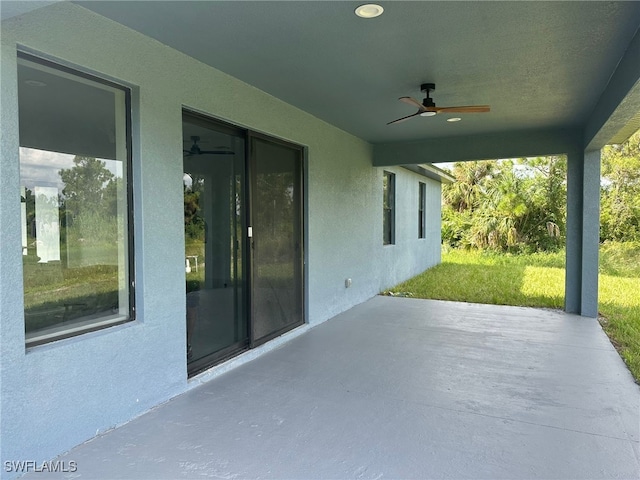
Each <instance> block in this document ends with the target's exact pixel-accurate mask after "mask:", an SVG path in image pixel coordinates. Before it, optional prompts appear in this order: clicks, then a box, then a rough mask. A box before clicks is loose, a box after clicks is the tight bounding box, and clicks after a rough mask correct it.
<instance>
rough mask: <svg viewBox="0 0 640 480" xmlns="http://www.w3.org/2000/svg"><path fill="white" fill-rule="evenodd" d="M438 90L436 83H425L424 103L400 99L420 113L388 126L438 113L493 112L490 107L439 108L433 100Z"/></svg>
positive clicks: (412, 99)
mask: <svg viewBox="0 0 640 480" xmlns="http://www.w3.org/2000/svg"><path fill="white" fill-rule="evenodd" d="M435 89H436V84H435V83H423V84H422V85H420V90H421V91H423V92H425V94H426V97H425V99H424V100H422V103H420V102H418V101H417V100H416V99H415V98H412V97H400V98H399V99H398V100H400V101H401V102H404V103H406V104H408V105H412V106H414V107H418V111H417V112H416V113H414V114H413V115H408V116H406V117H402V118H398V119H397V120H393V121H391V122H389V123H387V125H391V124H394V123H400V122H404V121H405V120H409V119H410V118H413V117H415V116H421V117H433V116H434V115H437V114H438V113H486V112H489V111H490V110H491V107H489V105H467V106H460V107H437V106H436V104H435V102H434V101H433V99H432V98H431V96H430V95H431V92H433V91H434V90H435ZM459 120H461V119H460V118H458V117H455V119H454V118H450V119H448V121H452V122H457V121H459Z"/></svg>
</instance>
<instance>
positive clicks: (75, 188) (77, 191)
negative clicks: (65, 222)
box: [59, 156, 117, 217]
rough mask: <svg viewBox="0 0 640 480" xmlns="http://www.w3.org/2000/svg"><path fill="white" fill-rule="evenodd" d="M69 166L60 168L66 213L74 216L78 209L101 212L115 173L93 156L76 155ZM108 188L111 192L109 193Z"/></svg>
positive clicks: (79, 210) (104, 211) (108, 204)
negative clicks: (70, 166) (72, 164)
mask: <svg viewBox="0 0 640 480" xmlns="http://www.w3.org/2000/svg"><path fill="white" fill-rule="evenodd" d="M73 163H74V164H75V165H74V166H73V167H72V168H68V169H62V170H60V172H59V175H60V178H61V179H62V181H63V182H64V184H65V186H64V188H63V189H62V194H63V195H64V198H65V207H66V211H67V214H70V215H72V216H73V217H77V216H78V215H79V214H80V212H83V213H92V214H97V215H100V214H104V213H106V211H107V210H108V209H109V206H110V202H112V201H113V198H108V197H109V196H113V193H115V191H116V190H117V188H116V185H113V186H109V183H110V182H113V181H114V178H115V177H114V175H113V173H111V172H110V171H109V170H108V169H107V168H106V163H105V162H103V161H102V160H98V159H96V158H93V157H83V156H76V157H75V158H74V159H73ZM110 192H111V193H110Z"/></svg>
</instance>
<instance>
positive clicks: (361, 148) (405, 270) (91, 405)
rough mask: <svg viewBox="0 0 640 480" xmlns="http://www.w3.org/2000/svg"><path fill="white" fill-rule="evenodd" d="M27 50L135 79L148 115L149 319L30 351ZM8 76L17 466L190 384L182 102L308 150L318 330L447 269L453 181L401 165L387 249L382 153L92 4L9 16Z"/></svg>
mask: <svg viewBox="0 0 640 480" xmlns="http://www.w3.org/2000/svg"><path fill="white" fill-rule="evenodd" d="M18 46H20V47H21V48H24V49H26V50H27V51H33V52H36V53H37V54H40V55H44V56H49V57H51V58H52V59H54V60H56V61H59V62H63V63H67V64H69V65H71V66H74V67H76V68H79V69H82V70H86V71H89V72H92V73H96V74H97V75H99V76H102V77H105V78H110V79H113V80H115V81H116V82H119V83H122V84H125V85H129V86H131V87H132V88H133V112H134V114H133V145H134V147H133V148H134V152H133V162H134V179H133V181H134V191H135V194H134V197H135V198H134V208H135V225H134V231H135V268H136V296H137V298H136V303H137V311H138V313H137V320H136V321H135V322H131V323H128V324H125V325H121V326H116V327H112V328H108V329H105V330H102V331H99V332H94V333H88V334H85V335H82V336H79V337H75V338H72V339H67V340H62V341H59V342H55V343H52V344H49V345H45V346H39V347H35V348H32V349H29V350H25V346H24V345H25V344H24V321H23V314H22V311H23V299H22V264H21V261H22V258H21V255H20V251H21V240H20V202H19V198H20V191H19V187H20V182H19V158H18V146H19V139H18V114H17V112H18V110H17V83H16V49H17V47H18ZM1 67H2V68H1V74H2V97H1V105H0V107H1V117H0V121H1V124H0V125H1V127H2V128H1V132H2V133H1V135H2V137H1V144H2V147H1V148H2V161H1V162H0V222H1V228H0V245H1V247H0V316H1V319H2V321H1V322H0V400H1V402H2V404H1V405H2V408H1V415H2V416H1V421H0V424H1V432H0V439H1V440H0V442H1V444H0V450H1V460H2V462H4V461H5V460H39V461H41V460H43V459H47V458H51V457H53V456H55V455H57V454H59V453H61V452H63V451H65V450H66V449H68V448H70V447H72V446H74V445H76V444H78V443H80V442H82V441H84V440H86V439H88V438H91V437H92V436H94V435H95V434H96V433H98V432H100V431H104V430H106V429H108V428H111V427H112V426H115V425H117V424H120V423H122V422H125V421H127V420H129V419H131V418H132V417H134V416H137V415H139V414H141V413H143V412H145V411H146V410H148V409H149V408H151V407H152V406H154V405H157V404H158V403H161V402H163V401H166V400H167V399H169V398H170V397H172V396H174V395H176V394H178V393H180V392H182V391H184V390H185V389H186V388H187V374H186V361H185V354H184V345H185V298H184V258H183V254H184V239H183V218H182V217H183V205H182V203H183V201H182V152H181V150H182V118H181V112H182V108H183V106H186V107H188V108H191V109H194V110H197V111H200V112H203V113H206V114H208V115H211V116H214V117H218V118H221V119H224V120H226V121H229V122H232V123H235V124H237V125H240V126H246V127H249V128H251V129H253V130H257V131H261V132H264V133H268V134H270V135H273V136H276V137H280V138H284V139H287V140H289V141H292V142H295V143H298V144H301V145H304V146H306V147H307V151H308V158H307V164H306V168H307V172H306V174H307V179H308V185H307V192H306V194H307V205H308V212H307V215H308V216H307V219H308V224H307V229H308V230H307V231H308V237H307V241H308V245H307V270H308V284H307V295H308V304H307V308H308V315H307V321H308V322H309V323H310V324H312V325H313V324H318V323H320V322H322V321H324V320H326V319H328V318H330V317H332V316H333V315H335V314H337V313H339V312H341V311H344V310H346V309H348V308H350V307H351V306H353V305H356V304H358V303H360V302H362V301H364V300H366V299H368V298H370V297H372V296H373V295H375V294H376V293H378V292H379V291H380V290H381V289H383V288H386V287H388V286H390V285H392V284H394V283H396V282H397V281H400V280H404V279H406V278H408V277H410V276H411V275H413V274H415V273H418V272H419V271H422V270H424V269H425V268H427V267H428V266H431V265H433V264H435V263H437V262H438V261H439V258H440V257H439V255H440V253H439V252H440V233H439V215H440V203H439V202H440V185H439V183H438V182H434V181H432V180H429V179H426V178H423V177H420V176H419V175H416V174H414V173H412V172H409V171H407V170H404V169H402V168H400V167H394V168H393V169H391V171H394V172H395V173H397V182H398V188H397V190H398V192H402V195H400V194H399V195H398V204H397V205H398V212H397V233H396V239H397V242H396V245H394V246H387V247H383V245H382V209H381V205H382V169H381V168H374V167H372V147H371V145H369V144H368V143H366V142H364V141H362V140H360V139H358V138H356V137H354V136H352V135H349V134H347V133H345V132H343V131H341V130H339V129H337V128H335V127H333V126H331V125H328V124H327V123H325V122H322V121H320V120H318V119H317V118H315V117H313V116H311V115H309V114H307V113H305V112H303V111H301V110H298V109H296V108H294V107H292V106H290V105H287V104H285V103H283V102H282V101H280V100H278V99H276V98H273V97H272V96H270V95H267V94H265V93H264V92H261V91H259V90H257V89H255V88H254V87H252V86H250V85H247V84H245V83H243V82H240V81H238V80H236V79H234V78H232V77H229V76H228V75H226V74H224V73H222V72H220V71H217V70H215V69H213V68H210V67H208V66H206V65H204V64H202V63H199V62H197V61H195V60H193V59H191V58H189V57H187V56H185V55H183V54H181V53H179V52H177V51H175V50H172V49H170V48H168V47H165V46H163V45H162V44H160V43H158V42H156V41H155V40H152V39H150V38H147V37H144V36H142V35H140V34H138V33H136V32H133V31H131V30H129V29H127V28H124V27H122V26H121V25H119V24H117V23H114V22H111V21H108V20H106V19H104V18H102V17H100V16H98V15H96V14H93V13H91V12H89V11H87V10H85V9H83V8H82V7H79V6H76V5H73V4H69V3H62V4H55V5H52V6H49V7H46V8H44V9H41V10H37V11H35V12H32V13H29V14H27V15H24V16H22V17H16V18H13V19H10V20H8V21H6V22H4V23H3V24H2V65H1ZM418 180H421V181H424V182H425V183H426V184H427V188H428V200H427V202H428V212H429V214H428V221H427V225H428V229H429V231H428V239H429V241H424V240H418V239H417V213H416V210H415V209H416V208H417V195H418V193H417V192H418V187H417V185H418ZM405 193H406V198H405V196H404V195H405ZM405 231H407V232H410V234H407V235H406V236H405ZM405 237H406V238H405ZM345 278H351V279H352V281H353V285H352V287H351V288H345V285H344V281H345Z"/></svg>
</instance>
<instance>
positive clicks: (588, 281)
mask: <svg viewBox="0 0 640 480" xmlns="http://www.w3.org/2000/svg"><path fill="white" fill-rule="evenodd" d="M567 161H568V164H567V257H566V277H565V310H566V311H567V312H569V313H577V314H580V315H583V316H585V317H597V316H598V261H599V255H598V248H599V244H600V151H599V150H595V151H589V152H574V153H569V154H568V155H567Z"/></svg>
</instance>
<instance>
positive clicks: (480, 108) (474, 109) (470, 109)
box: [435, 105, 491, 113]
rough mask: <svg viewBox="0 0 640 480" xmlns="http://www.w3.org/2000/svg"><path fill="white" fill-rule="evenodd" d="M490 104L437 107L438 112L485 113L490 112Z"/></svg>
mask: <svg viewBox="0 0 640 480" xmlns="http://www.w3.org/2000/svg"><path fill="white" fill-rule="evenodd" d="M490 110H491V107H489V105H469V106H466V107H435V111H436V112H438V113H485V112H489V111H490Z"/></svg>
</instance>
